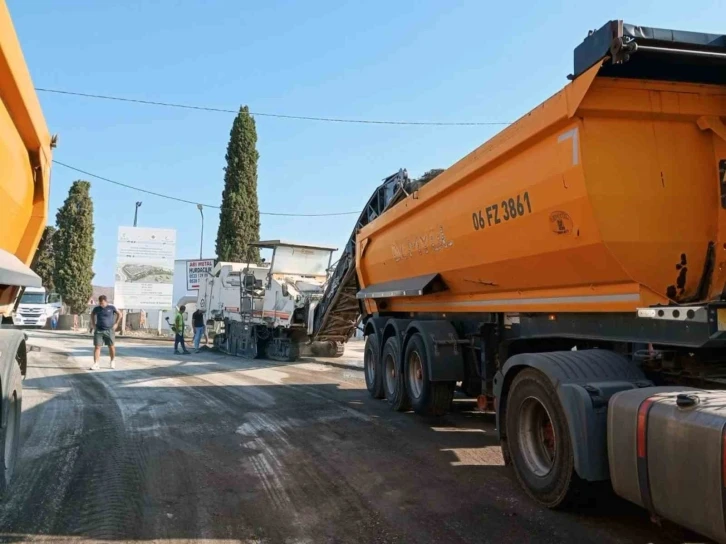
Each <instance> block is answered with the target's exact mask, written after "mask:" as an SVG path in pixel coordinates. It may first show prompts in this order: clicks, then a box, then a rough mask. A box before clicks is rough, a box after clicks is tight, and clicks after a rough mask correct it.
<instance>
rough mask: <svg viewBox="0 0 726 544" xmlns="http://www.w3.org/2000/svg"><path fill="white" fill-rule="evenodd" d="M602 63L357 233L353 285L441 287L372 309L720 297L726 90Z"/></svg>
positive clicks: (538, 308)
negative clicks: (416, 280) (622, 72)
mask: <svg viewBox="0 0 726 544" xmlns="http://www.w3.org/2000/svg"><path fill="white" fill-rule="evenodd" d="M638 54H639V53H638ZM611 61H612V59H610V58H603V59H600V60H598V61H597V62H596V63H595V64H594V65H592V66H591V67H590V68H588V69H587V70H585V71H583V72H582V73H581V74H579V75H578V76H577V77H576V78H575V79H574V80H573V81H572V82H571V83H569V84H568V85H566V86H565V87H564V88H563V89H562V90H561V91H560V92H558V93H557V94H556V95H554V96H553V97H551V98H550V99H548V100H547V101H545V102H544V103H542V104H540V105H539V106H537V107H536V108H534V109H533V110H532V111H531V112H529V113H528V114H526V115H525V116H524V117H522V118H521V119H519V120H518V121H517V122H516V123H514V124H512V125H511V126H509V127H508V128H506V129H505V130H503V131H502V132H501V133H499V134H498V135H496V136H495V137H493V138H492V139H491V140H489V141H488V142H486V143H484V144H483V145H481V146H480V147H479V148H477V149H476V150H474V151H473V152H472V153H470V154H469V155H467V156H466V157H464V158H463V159H461V160H460V161H459V162H457V163H456V164H454V165H453V166H451V167H450V168H448V169H447V170H446V171H445V172H443V173H442V174H441V175H440V176H438V177H437V178H436V179H434V180H433V181H431V182H429V183H428V184H427V185H425V186H423V187H422V188H421V189H420V190H418V191H417V192H415V193H414V194H411V195H410V196H408V197H407V198H406V199H405V200H403V201H402V202H400V203H399V204H397V205H396V206H394V207H393V208H391V209H390V210H389V211H387V212H386V213H385V214H383V215H381V216H380V217H378V218H377V219H375V220H374V221H372V222H371V223H369V224H368V225H366V226H365V227H363V228H362V229H361V230H360V232H359V233H358V237H357V256H356V258H357V270H358V280H359V284H360V287H361V288H365V287H369V286H375V285H378V284H384V285H385V284H388V283H391V282H393V280H403V279H405V278H413V277H419V276H424V275H427V274H435V273H438V274H439V275H440V276H439V277H440V280H441V281H442V282H443V288H442V289H439V290H438V292H434V293H431V294H424V295H423V296H398V297H396V296H393V297H390V298H385V300H382V299H368V300H366V301H365V304H366V309H367V311H368V312H369V313H374V312H378V311H385V312H416V313H420V312H622V311H634V310H636V308H639V307H646V306H652V305H657V304H669V303H672V302H677V303H692V302H700V301H703V300H707V299H712V298H715V297H718V296H719V295H721V292H722V290H723V289H724V285H725V282H726V267H725V266H724V265H725V264H726V209H724V205H723V204H722V199H724V200H723V201H726V193H724V189H723V188H722V186H723V185H724V184H725V183H726V180H724V176H725V175H726V128H725V126H724V120H725V119H726V86H724V85H722V84H721V85H720V84H704V83H689V82H678V81H663V80H659V79H645V78H618V77H612V76H611V75H610V73H609V72H608V70H609V67H610V66H611ZM717 69H718V68H717ZM720 69H723V68H720ZM381 304H383V305H384V307H380V305H381Z"/></svg>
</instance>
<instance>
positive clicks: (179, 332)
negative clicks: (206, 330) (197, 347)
mask: <svg viewBox="0 0 726 544" xmlns="http://www.w3.org/2000/svg"><path fill="white" fill-rule="evenodd" d="M186 311H187V307H186V306H179V311H178V312H177V313H176V317H175V318H174V333H175V334H176V336H174V353H176V354H177V355H182V354H184V355H189V353H191V352H189V351H187V347H186V346H185V345H184V312H186ZM180 344H181V348H182V351H181V352H180V351H179V345H180Z"/></svg>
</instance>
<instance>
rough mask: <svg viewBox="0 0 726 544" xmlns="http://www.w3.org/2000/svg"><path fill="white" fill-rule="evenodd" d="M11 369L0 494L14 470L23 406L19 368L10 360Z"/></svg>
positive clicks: (1, 452)
mask: <svg viewBox="0 0 726 544" xmlns="http://www.w3.org/2000/svg"><path fill="white" fill-rule="evenodd" d="M11 364H12V365H13V370H12V372H11V374H10V376H11V379H10V384H11V385H10V386H9V388H8V398H7V399H6V400H5V405H4V406H3V410H4V411H5V410H6V411H7V418H8V419H7V423H6V424H5V427H4V428H3V429H2V433H1V434H2V444H0V446H2V449H0V455H2V459H3V463H2V465H1V466H0V468H2V469H3V470H2V476H0V495H4V494H5V492H6V491H7V489H8V487H9V486H10V480H11V479H12V477H13V472H14V471H15V463H16V461H17V459H18V451H19V449H20V414H21V412H22V407H23V385H22V381H21V377H20V368H19V367H18V366H17V365H16V364H15V361H11Z"/></svg>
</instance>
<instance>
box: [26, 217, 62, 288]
mask: <svg viewBox="0 0 726 544" xmlns="http://www.w3.org/2000/svg"><path fill="white" fill-rule="evenodd" d="M55 233H56V228H55V227H50V226H48V227H45V230H44V231H43V236H42V238H41V239H40V244H38V251H36V252H35V257H33V264H31V265H30V268H32V269H33V271H34V272H35V273H36V274H38V275H39V276H40V279H41V280H43V287H45V288H46V289H47V291H48V292H49V293H51V292H53V291H55V282H54V281H53V269H54V268H55V247H54V245H53V239H54V238H55Z"/></svg>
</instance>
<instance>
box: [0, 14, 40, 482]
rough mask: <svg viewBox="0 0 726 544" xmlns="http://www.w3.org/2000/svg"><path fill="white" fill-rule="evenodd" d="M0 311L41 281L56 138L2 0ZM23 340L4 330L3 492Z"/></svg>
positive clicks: (0, 362)
mask: <svg viewBox="0 0 726 544" xmlns="http://www.w3.org/2000/svg"><path fill="white" fill-rule="evenodd" d="M0 99H1V100H0V172H2V174H1V175H0V318H1V319H2V322H3V324H5V323H7V322H8V320H9V319H10V316H11V313H12V310H13V306H14V304H15V301H16V299H17V298H18V295H19V294H20V293H21V292H22V290H23V289H24V288H25V287H41V281H40V278H39V277H38V276H37V275H36V274H35V273H34V272H33V271H32V270H31V269H30V264H31V261H32V259H33V256H34V255H35V251H36V249H37V247H38V242H39V241H40V237H41V235H42V233H43V229H44V228H45V224H46V218H47V208H48V191H49V180H50V164H51V137H50V134H49V132H48V128H47V127H46V124H45V119H44V118H43V113H42V111H41V109H40V104H39V102H38V98H37V96H36V94H35V89H34V87H33V83H32V81H31V79H30V74H29V73H28V68H27V66H26V65H25V60H24V58H23V53H22V51H21V50H20V44H19V43H18V38H17V36H16V34H15V29H14V28H13V24H12V21H11V20H10V14H9V13H8V10H7V7H6V5H5V2H4V1H3V0H0ZM26 362H27V359H26V345H25V339H24V336H23V334H22V333H20V332H19V331H14V330H9V329H2V330H0V390H1V392H2V398H1V399H0V403H1V404H0V457H2V460H3V461H2V463H0V492H2V491H4V489H5V488H6V486H7V485H8V482H9V480H10V477H11V475H12V472H13V467H14V465H15V459H16V456H17V451H18V444H19V436H18V434H19V430H20V427H19V425H20V412H21V403H22V386H21V376H22V375H24V374H25V369H26Z"/></svg>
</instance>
